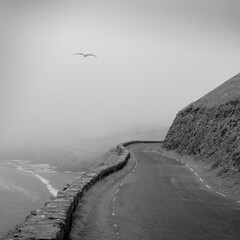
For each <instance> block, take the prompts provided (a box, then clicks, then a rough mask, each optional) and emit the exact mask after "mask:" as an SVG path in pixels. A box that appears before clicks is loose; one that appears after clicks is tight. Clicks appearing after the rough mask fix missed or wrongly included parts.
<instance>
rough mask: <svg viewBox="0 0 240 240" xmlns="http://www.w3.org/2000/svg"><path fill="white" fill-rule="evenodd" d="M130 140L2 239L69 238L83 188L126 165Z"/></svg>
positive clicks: (53, 239)
mask: <svg viewBox="0 0 240 240" xmlns="http://www.w3.org/2000/svg"><path fill="white" fill-rule="evenodd" d="M129 144H130V143H126V144H122V145H121V144H120V145H118V146H117V147H116V148H113V149H111V150H110V154H109V155H108V158H106V159H105V161H104V162H102V163H100V164H98V165H97V166H96V167H94V168H93V169H91V170H89V171H88V172H86V173H84V174H82V175H81V176H80V177H78V178H77V179H76V181H74V182H72V183H71V184H68V185H66V187H65V188H64V189H63V190H62V191H59V192H58V194H57V196H56V197H52V198H50V200H49V201H48V202H46V203H45V205H44V206H43V207H42V208H41V209H40V210H36V211H32V212H31V215H29V216H27V217H26V219H25V221H24V222H23V223H22V224H20V225H18V226H16V227H15V229H14V230H13V231H10V232H9V233H8V234H6V235H5V236H4V237H3V238H2V239H8V240H10V239H15V240H17V239H19V240H20V239H21V240H27V239H29V240H30V239H31V240H50V239H51V240H66V239H68V238H69V232H70V229H71V225H72V215H73V212H74V210H75V208H76V206H77V204H78V202H79V200H80V199H81V197H82V196H83V194H84V192H85V191H87V190H88V189H89V188H91V186H92V185H94V183H96V182H97V181H99V180H100V179H102V178H104V177H105V176H107V175H109V174H110V173H112V172H115V171H117V170H120V169H121V168H122V167H124V165H125V164H126V163H127V160H128V158H129V155H130V154H129V151H128V150H127V149H126V148H124V145H125V146H126V145H129Z"/></svg>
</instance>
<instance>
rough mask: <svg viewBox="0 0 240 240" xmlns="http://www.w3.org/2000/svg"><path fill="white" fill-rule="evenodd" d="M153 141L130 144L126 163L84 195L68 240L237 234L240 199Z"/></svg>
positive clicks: (211, 239) (209, 238)
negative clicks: (164, 152) (213, 187)
mask: <svg viewBox="0 0 240 240" xmlns="http://www.w3.org/2000/svg"><path fill="white" fill-rule="evenodd" d="M156 146H157V145H156V144H139V145H135V146H134V147H130V151H131V158H130V160H129V163H128V164H127V166H126V167H125V168H124V169H123V170H121V171H119V172H117V173H114V174H113V175H111V176H109V177H107V178H106V179H104V180H102V181H100V182H99V183H97V184H96V185H95V186H94V187H93V188H92V189H91V190H90V191H89V192H88V193H87V194H86V195H85V197H84V198H83V199H82V200H81V203H80V204H79V206H78V209H77V211H76V214H75V217H74V221H73V228H72V232H71V240H75V239H82V240H90V239H91V240H93V239H98V240H103V239H104V240H106V239H123V240H135V239H136V240H140V239H144V240H145V239H146V240H152V239H153V240H155V239H156V240H161V239H163V240H168V239H170V240H171V239H174V240H176V239H179V240H188V239H189V240H200V239H202V240H215V239H216V240H223V239H224V240H228V239H229V240H230V239H232V240H237V239H240V204H239V203H237V202H234V201H232V200H230V199H228V198H226V197H224V196H222V195H220V194H217V193H215V192H213V191H212V190H211V189H209V188H208V185H207V186H206V185H205V184H204V182H203V181H202V179H201V178H199V177H198V176H197V173H194V172H193V171H192V170H191V169H190V168H188V167H187V166H186V165H185V164H182V163H181V162H178V161H176V160H174V159H170V158H168V157H165V156H162V155H161V154H159V153H158V152H157V151H156V150H154V149H155V148H156Z"/></svg>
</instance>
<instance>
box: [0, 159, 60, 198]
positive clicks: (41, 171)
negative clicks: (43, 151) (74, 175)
mask: <svg viewBox="0 0 240 240" xmlns="http://www.w3.org/2000/svg"><path fill="white" fill-rule="evenodd" d="M1 162H2V163H5V164H10V165H12V166H14V167H15V168H16V169H18V170H19V171H22V172H25V173H28V174H31V175H32V176H34V177H36V178H38V179H39V180H40V181H41V182H42V183H43V184H44V185H45V186H46V188H47V189H48V191H49V193H51V194H52V195H53V196H56V195H57V193H58V190H57V189H56V188H54V187H53V186H52V185H51V184H50V181H49V180H48V179H47V178H46V177H45V175H49V174H50V175H51V174H54V173H56V171H55V167H52V166H50V165H49V164H46V163H44V164H33V163H31V162H30V161H27V160H2V161H1ZM11 185H12V184H11ZM0 186H2V188H4V189H5V190H10V189H16V190H18V189H19V191H21V189H20V187H18V186H16V185H14V186H15V187H14V186H13V187H12V186H8V185H6V184H3V183H0ZM23 190H24V189H23ZM21 192H22V193H24V191H21Z"/></svg>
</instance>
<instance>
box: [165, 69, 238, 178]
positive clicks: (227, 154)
mask: <svg viewBox="0 0 240 240" xmlns="http://www.w3.org/2000/svg"><path fill="white" fill-rule="evenodd" d="M163 146H164V147H165V148H167V149H168V150H174V151H176V152H178V153H181V154H187V155H192V156H194V158H195V159H196V160H198V161H202V162H206V163H207V164H208V166H209V171H211V170H217V175H218V176H221V177H226V176H227V175H229V174H231V175H233V174H234V175H238V176H239V174H240V74H238V75H236V76H235V77H233V78H231V79H230V80H228V81H226V82H225V83H223V84H222V85H220V86H219V87H217V88H216V89H214V90H213V91H211V92H210V93H208V94H206V95H205V96H203V97H202V98H200V99H199V100H197V101H196V102H193V103H191V104H190V105H188V106H187V107H186V108H184V109H183V110H181V111H180V112H179V113H178V114H177V115H176V118H175V120H174V121H173V124H172V126H171V127H170V129H169V131H168V133H167V135H166V137H165V140H164V144H163ZM238 179H239V177H238Z"/></svg>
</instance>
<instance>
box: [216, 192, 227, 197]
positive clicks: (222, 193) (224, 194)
mask: <svg viewBox="0 0 240 240" xmlns="http://www.w3.org/2000/svg"><path fill="white" fill-rule="evenodd" d="M217 194H219V195H221V196H223V197H226V195H225V194H223V193H220V192H217Z"/></svg>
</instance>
